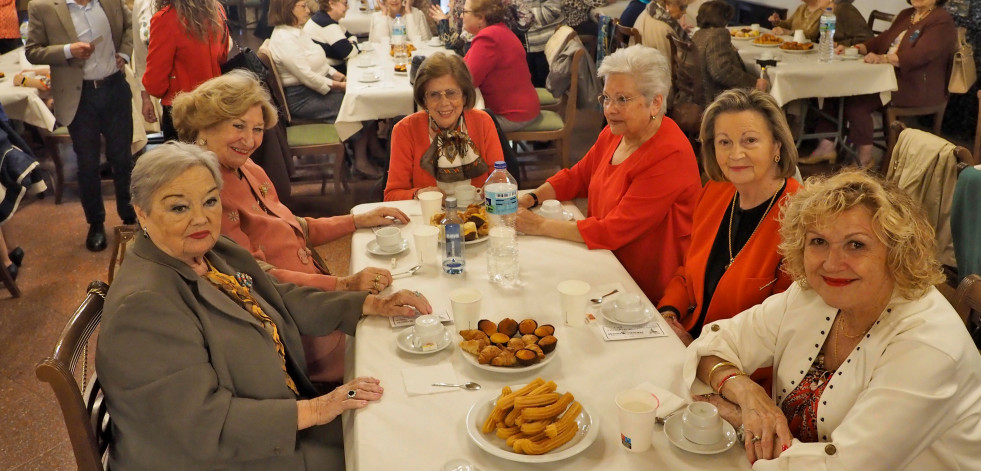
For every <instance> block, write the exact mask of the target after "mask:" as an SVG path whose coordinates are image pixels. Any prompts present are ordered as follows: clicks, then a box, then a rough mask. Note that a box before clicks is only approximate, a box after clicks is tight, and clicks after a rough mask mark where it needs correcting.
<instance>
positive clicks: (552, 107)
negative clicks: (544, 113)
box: [535, 87, 562, 113]
mask: <svg viewBox="0 0 981 471" xmlns="http://www.w3.org/2000/svg"><path fill="white" fill-rule="evenodd" d="M535 92H537V93H538V106H539V107H540V108H541V109H542V110H548V111H554V112H556V113H558V112H559V111H561V110H562V100H561V99H559V98H555V97H554V96H552V92H550V91H548V89H547V88H541V87H535Z"/></svg>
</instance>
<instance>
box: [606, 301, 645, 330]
mask: <svg viewBox="0 0 981 471" xmlns="http://www.w3.org/2000/svg"><path fill="white" fill-rule="evenodd" d="M603 318H604V319H606V320H608V321H610V322H612V323H614V324H620V325H644V324H647V323H648V322H650V321H651V320H652V319H654V310H653V309H651V307H650V306H646V305H645V306H644V317H643V318H642V319H641V320H639V321H632V322H630V321H623V320H620V318H618V317H617V313H616V305H615V303H614V298H610V299H607V300H605V301H603Z"/></svg>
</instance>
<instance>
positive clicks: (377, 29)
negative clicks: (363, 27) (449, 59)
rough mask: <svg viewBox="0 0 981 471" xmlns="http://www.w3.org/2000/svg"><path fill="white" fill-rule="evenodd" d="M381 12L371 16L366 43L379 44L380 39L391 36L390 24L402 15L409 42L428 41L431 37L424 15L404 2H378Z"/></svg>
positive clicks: (397, 0) (387, 0) (394, 0)
mask: <svg viewBox="0 0 981 471" xmlns="http://www.w3.org/2000/svg"><path fill="white" fill-rule="evenodd" d="M380 4H381V11H376V12H375V13H373V14H372V15H371V29H370V30H369V32H368V41H371V42H381V41H382V38H390V37H391V36H392V22H394V21H395V16H396V15H402V21H404V22H405V34H406V36H408V38H407V39H408V40H409V41H417V42H418V41H429V39H430V38H432V37H433V34H432V32H431V31H429V24H428V23H427V22H426V15H425V14H424V13H423V12H421V11H419V9H418V8H415V7H413V6H411V5H408V4H407V3H406V2H405V0H384V1H381V2H380Z"/></svg>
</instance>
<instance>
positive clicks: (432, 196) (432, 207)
mask: <svg viewBox="0 0 981 471" xmlns="http://www.w3.org/2000/svg"><path fill="white" fill-rule="evenodd" d="M418 198H419V206H421V207H422V223H423V224H432V221H433V216H435V215H436V213H438V212H439V211H440V210H441V209H443V194H442V193H440V192H438V191H424V192H422V193H419V195H418Z"/></svg>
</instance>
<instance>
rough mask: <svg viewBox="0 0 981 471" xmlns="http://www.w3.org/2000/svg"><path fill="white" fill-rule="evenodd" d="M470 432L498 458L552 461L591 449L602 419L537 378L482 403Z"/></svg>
mask: <svg viewBox="0 0 981 471" xmlns="http://www.w3.org/2000/svg"><path fill="white" fill-rule="evenodd" d="M516 409H517V410H516ZM508 424H511V425H508ZM467 434H468V435H469V436H470V439H471V440H473V442H474V443H475V444H476V445H477V446H478V447H480V448H481V449H483V450H484V451H486V452H488V453H490V454H492V455H494V456H497V457H500V458H504V459H507V460H511V461H517V462H522V463H548V462H552V461H559V460H564V459H566V458H569V457H571V456H575V455H576V454H578V453H580V452H582V451H583V450H585V449H586V448H589V446H590V445H592V444H593V442H594V441H595V440H596V437H597V436H599V417H597V416H594V415H592V414H590V412H589V409H587V408H586V406H584V405H583V404H581V403H580V402H579V401H578V400H577V399H576V398H575V397H574V396H573V395H572V393H569V392H561V391H559V390H558V387H557V385H556V384H555V382H553V381H548V382H546V381H544V380H542V379H541V378H536V379H535V380H534V381H532V382H530V383H528V384H527V385H519V386H509V387H505V388H503V390H502V391H501V392H500V393H496V394H494V395H492V396H489V397H484V398H482V399H480V400H478V401H477V402H476V403H475V404H474V405H473V407H471V408H470V412H469V413H468V414H467Z"/></svg>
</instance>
